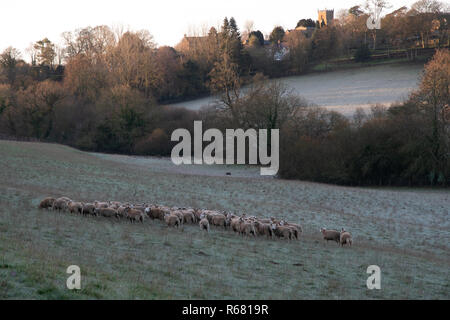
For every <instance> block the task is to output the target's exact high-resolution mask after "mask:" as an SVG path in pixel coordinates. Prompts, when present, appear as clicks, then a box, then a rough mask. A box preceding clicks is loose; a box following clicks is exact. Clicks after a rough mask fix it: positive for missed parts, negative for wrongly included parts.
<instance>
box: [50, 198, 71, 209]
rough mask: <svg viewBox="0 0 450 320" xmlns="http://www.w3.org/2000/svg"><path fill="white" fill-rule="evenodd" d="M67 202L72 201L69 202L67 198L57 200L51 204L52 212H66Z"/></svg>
mask: <svg viewBox="0 0 450 320" xmlns="http://www.w3.org/2000/svg"><path fill="white" fill-rule="evenodd" d="M69 201H72V200H70V199H69V198H67V197H61V198H58V199H56V200H55V201H54V202H53V206H52V208H53V210H58V211H61V210H67V204H68V203H69Z"/></svg>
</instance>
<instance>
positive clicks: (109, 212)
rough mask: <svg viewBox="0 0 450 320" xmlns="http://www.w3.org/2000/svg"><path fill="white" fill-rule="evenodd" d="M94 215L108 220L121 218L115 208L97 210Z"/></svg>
mask: <svg viewBox="0 0 450 320" xmlns="http://www.w3.org/2000/svg"><path fill="white" fill-rule="evenodd" d="M94 213H95V215H97V216H102V217H106V218H113V217H115V218H119V216H118V214H117V210H115V209H113V208H95V209H94Z"/></svg>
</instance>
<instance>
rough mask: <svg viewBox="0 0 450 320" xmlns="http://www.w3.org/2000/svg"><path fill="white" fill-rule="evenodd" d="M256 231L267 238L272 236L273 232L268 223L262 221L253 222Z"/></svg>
mask: <svg viewBox="0 0 450 320" xmlns="http://www.w3.org/2000/svg"><path fill="white" fill-rule="evenodd" d="M255 229H256V233H257V234H258V235H261V236H266V237H267V238H272V236H273V232H272V228H271V227H270V224H268V223H262V222H261V221H258V220H257V221H256V222H255Z"/></svg>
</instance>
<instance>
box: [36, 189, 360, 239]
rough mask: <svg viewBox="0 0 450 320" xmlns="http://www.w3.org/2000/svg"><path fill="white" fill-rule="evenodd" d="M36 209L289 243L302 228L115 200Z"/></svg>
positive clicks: (341, 235)
mask: <svg viewBox="0 0 450 320" xmlns="http://www.w3.org/2000/svg"><path fill="white" fill-rule="evenodd" d="M39 208H40V209H53V210H58V211H61V210H63V211H69V212H70V213H79V214H82V215H94V216H102V217H107V218H117V219H122V218H126V219H127V220H129V221H130V222H132V223H133V222H142V223H143V222H144V220H145V219H147V218H150V219H152V220H154V219H158V220H161V221H164V222H165V223H166V224H167V225H168V226H169V227H177V228H178V227H180V226H181V225H183V224H196V223H198V225H199V226H200V229H201V230H205V231H207V232H209V230H210V225H213V226H218V227H223V228H225V229H227V228H229V229H231V230H232V231H234V232H237V233H239V234H240V235H246V236H254V237H256V236H265V237H267V238H273V237H277V238H285V239H289V240H293V239H299V236H300V234H301V233H302V232H303V230H302V227H301V226H300V225H299V224H296V223H289V222H286V221H285V220H279V219H275V218H273V217H271V218H257V217H255V216H249V217H247V216H246V215H245V213H244V214H242V215H241V216H238V215H235V214H232V213H225V212H219V211H215V210H207V209H193V208H177V207H167V206H161V205H152V204H141V205H133V204H130V203H121V202H118V201H108V202H99V201H94V202H93V203H84V202H77V201H73V200H71V199H69V198H67V197H61V198H52V197H47V198H44V199H43V200H42V201H41V202H40V204H39ZM320 231H321V233H322V235H323V238H324V239H325V240H327V242H328V241H329V240H332V241H336V242H337V243H338V244H340V245H341V246H344V245H346V244H348V245H351V244H352V236H351V234H350V233H349V232H348V231H345V230H344V229H342V230H341V231H340V232H339V231H337V230H327V229H324V228H321V229H320Z"/></svg>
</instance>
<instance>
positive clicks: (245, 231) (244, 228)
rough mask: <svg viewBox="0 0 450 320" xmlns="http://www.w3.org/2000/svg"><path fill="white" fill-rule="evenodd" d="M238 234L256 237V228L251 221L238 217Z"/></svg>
mask: <svg viewBox="0 0 450 320" xmlns="http://www.w3.org/2000/svg"><path fill="white" fill-rule="evenodd" d="M239 234H242V235H246V236H250V235H252V236H254V237H256V235H257V234H256V229H255V224H254V222H253V221H250V220H246V219H243V218H240V223H239Z"/></svg>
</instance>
